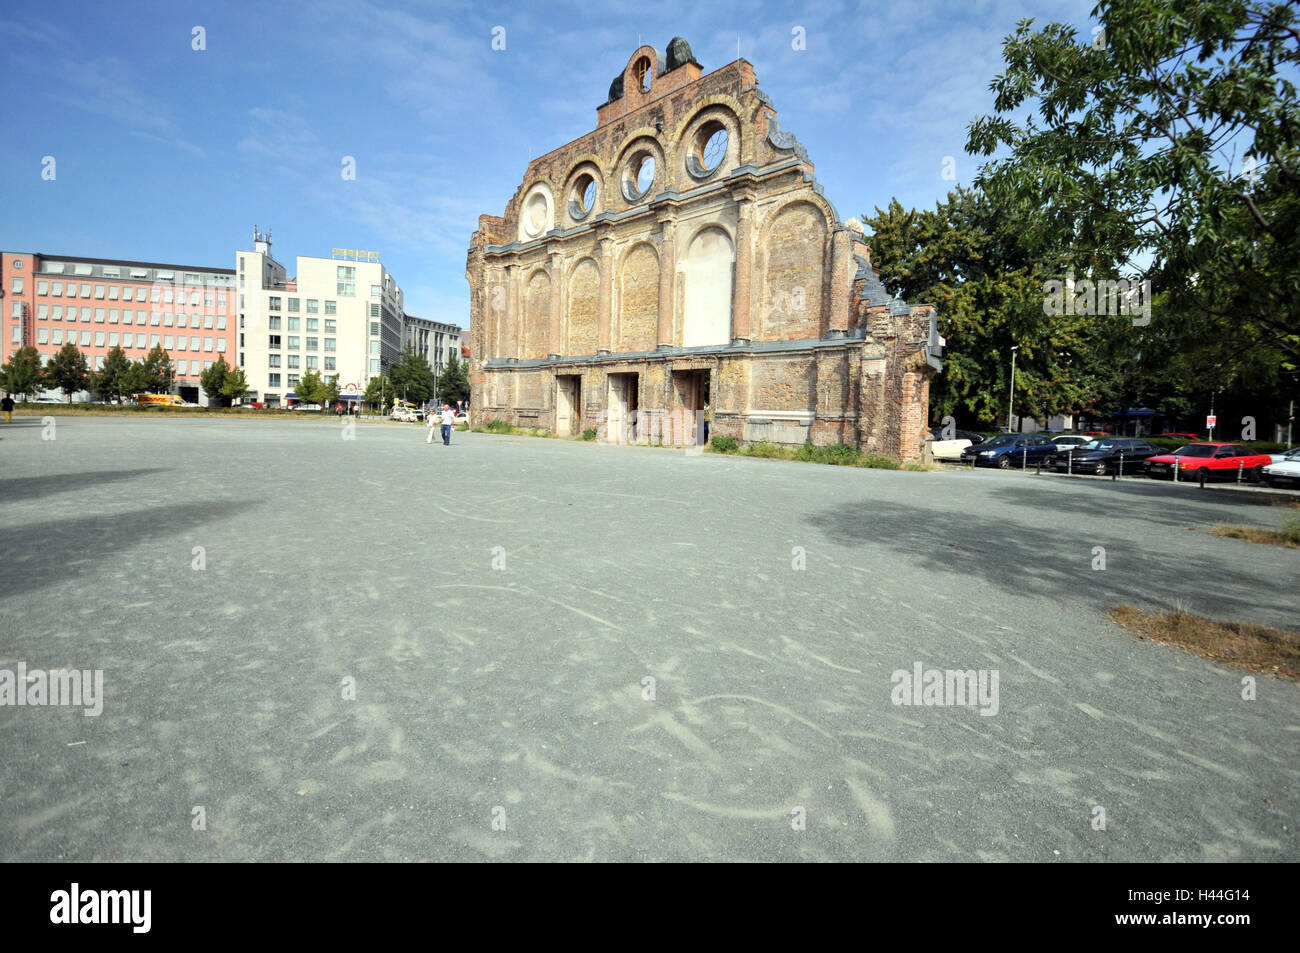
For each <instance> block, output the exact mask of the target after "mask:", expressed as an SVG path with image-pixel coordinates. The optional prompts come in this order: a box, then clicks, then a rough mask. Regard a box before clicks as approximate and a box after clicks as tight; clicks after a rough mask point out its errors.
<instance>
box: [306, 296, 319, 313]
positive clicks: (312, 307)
mask: <svg viewBox="0 0 1300 953" xmlns="http://www.w3.org/2000/svg"><path fill="white" fill-rule="evenodd" d="M319 310H320V301H318V300H317V299H315V298H308V299H307V313H308V314H316V313H317V312H318V311H319Z"/></svg>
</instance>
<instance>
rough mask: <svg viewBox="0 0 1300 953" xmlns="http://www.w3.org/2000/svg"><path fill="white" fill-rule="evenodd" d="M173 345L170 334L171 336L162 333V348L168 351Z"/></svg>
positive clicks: (174, 343) (174, 344)
mask: <svg viewBox="0 0 1300 953" xmlns="http://www.w3.org/2000/svg"><path fill="white" fill-rule="evenodd" d="M175 346H176V342H175V341H174V340H173V339H172V336H171V335H170V334H164V335H163V349H164V350H167V351H170V350H171V349H172V348H174V347H175Z"/></svg>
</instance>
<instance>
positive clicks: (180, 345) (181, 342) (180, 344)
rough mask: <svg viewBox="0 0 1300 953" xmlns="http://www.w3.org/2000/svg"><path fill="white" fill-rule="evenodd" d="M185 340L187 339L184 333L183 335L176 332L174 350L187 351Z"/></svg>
mask: <svg viewBox="0 0 1300 953" xmlns="http://www.w3.org/2000/svg"><path fill="white" fill-rule="evenodd" d="M186 340H187V339H186V337H185V335H183V334H178V335H176V350H178V351H188V350H189V348H187V347H186V346H185V342H186Z"/></svg>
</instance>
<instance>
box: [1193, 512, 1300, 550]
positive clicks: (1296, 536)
mask: <svg viewBox="0 0 1300 953" xmlns="http://www.w3.org/2000/svg"><path fill="white" fill-rule="evenodd" d="M1210 535H1212V536H1224V537H1226V538H1228V539H1244V540H1245V541H1246V542H1248V543H1268V544H1270V545H1272V546H1285V547H1286V548H1287V549H1300V516H1293V517H1291V518H1290V519H1289V520H1287V521H1286V524H1285V525H1284V526H1283V527H1282V528H1281V529H1265V528H1264V527H1262V526H1231V525H1229V524H1227V523H1220V524H1219V525H1217V526H1214V527H1211V529H1210Z"/></svg>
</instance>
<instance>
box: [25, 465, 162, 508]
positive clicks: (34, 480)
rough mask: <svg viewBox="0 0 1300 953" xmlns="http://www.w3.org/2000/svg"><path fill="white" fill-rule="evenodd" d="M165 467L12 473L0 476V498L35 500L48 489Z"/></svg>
mask: <svg viewBox="0 0 1300 953" xmlns="http://www.w3.org/2000/svg"><path fill="white" fill-rule="evenodd" d="M166 472H167V469H166V468H165V467H146V468H142V469H139V470H92V471H87V472H81V473H55V474H51V475H49V476H36V477H12V478H10V479H8V480H0V501H3V502H5V503H15V502H17V501H19V500H37V499H40V498H41V497H43V496H49V495H50V494H52V493H70V492H73V491H75V490H85V489H89V488H92V487H96V486H102V485H104V484H105V483H120V482H121V481H123V480H133V479H135V478H136V477H138V476H148V475H150V474H153V473H166Z"/></svg>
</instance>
